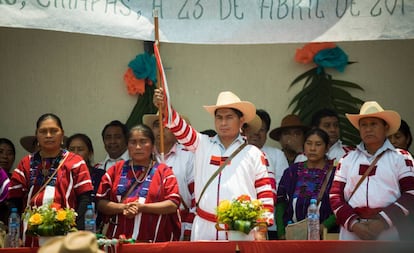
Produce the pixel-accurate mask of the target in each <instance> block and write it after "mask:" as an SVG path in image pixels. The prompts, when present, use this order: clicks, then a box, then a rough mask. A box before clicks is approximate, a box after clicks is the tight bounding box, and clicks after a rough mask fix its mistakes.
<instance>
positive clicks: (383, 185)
mask: <svg viewBox="0 0 414 253" xmlns="http://www.w3.org/2000/svg"><path fill="white" fill-rule="evenodd" d="M346 117H347V118H348V120H349V121H350V122H351V123H352V125H353V126H354V127H355V128H357V129H358V130H359V133H360V136H361V139H362V142H361V143H360V144H359V145H358V146H357V147H356V149H355V150H354V151H350V152H349V153H348V154H347V155H345V156H344V157H343V158H342V159H341V160H340V162H339V164H338V167H337V170H336V174H335V178H334V182H333V185H332V187H331V191H330V202H331V206H332V209H333V210H334V213H335V215H336V220H337V222H338V223H339V224H340V225H341V231H340V235H339V237H340V239H341V240H401V239H407V238H409V237H405V235H406V232H407V229H411V231H412V230H413V227H412V226H408V225H407V224H409V223H410V221H412V219H413V217H412V216H413V213H414V172H413V160H412V158H411V157H408V156H405V155H404V154H402V152H404V151H401V150H397V149H395V148H394V146H393V145H392V144H391V143H390V142H389V140H388V139H387V136H389V135H391V134H393V133H395V132H396V131H397V130H398V128H399V125H400V122H401V121H400V115H399V114H398V113H397V112H395V111H391V110H384V109H383V108H382V107H381V106H380V105H379V104H378V103H377V102H374V101H369V102H365V103H364V104H363V105H362V107H361V110H360V113H359V114H346ZM412 233H413V232H411V234H410V235H409V236H410V237H411V240H412V238H413V237H412Z"/></svg>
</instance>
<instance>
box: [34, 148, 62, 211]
mask: <svg viewBox="0 0 414 253" xmlns="http://www.w3.org/2000/svg"><path fill="white" fill-rule="evenodd" d="M68 156H69V152H67V153H66V154H65V157H63V159H62V161H60V163H59V166H58V167H57V168H56V170H55V171H54V172H53V174H52V175H50V177H49V178H48V179H47V180H46V182H45V183H44V184H43V185H42V186H41V187H40V188H39V190H38V191H37V192H36V193H35V194H33V196H32V197H31V198H30V199H28V202H27V204H26V208H28V207H29V206H30V203H31V202H32V201H33V200H34V199H35V198H36V197H37V196H38V195H39V194H40V193H41V192H42V191H43V190H44V189H45V188H46V186H47V185H48V184H49V183H50V181H51V180H52V179H53V177H54V176H55V175H56V173H57V172H58V170H59V169H60V167H62V165H63V164H64V163H65V161H66V158H68Z"/></svg>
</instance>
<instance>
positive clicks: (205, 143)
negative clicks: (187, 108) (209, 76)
mask: <svg viewBox="0 0 414 253" xmlns="http://www.w3.org/2000/svg"><path fill="white" fill-rule="evenodd" d="M153 102H154V104H155V105H156V106H157V107H158V109H159V113H161V116H160V115H158V114H148V115H144V116H143V119H142V122H143V123H142V124H139V125H137V126H134V127H132V128H131V129H128V128H127V127H126V126H125V124H123V123H122V122H120V121H118V120H114V121H111V122H109V123H108V124H106V125H105V126H104V128H103V130H102V140H103V143H104V147H105V150H106V152H107V155H106V157H105V159H104V160H103V161H101V162H98V163H97V164H94V163H93V155H94V149H93V145H92V141H91V139H90V138H89V137H88V136H87V135H86V134H83V133H76V134H74V135H72V136H69V137H66V136H65V132H64V129H63V125H62V122H61V120H60V118H59V117H58V116H57V115H55V114H52V113H46V114H43V115H41V116H40V117H39V119H38V121H37V122H36V125H35V126H36V128H35V136H25V137H22V139H21V144H22V146H24V147H25V149H26V150H27V151H28V152H29V154H27V155H26V156H24V157H23V158H22V159H21V160H20V161H19V162H18V165H17V166H16V167H13V165H14V162H15V158H16V157H15V156H16V151H15V146H14V144H13V143H12V142H11V141H10V140H9V139H6V138H0V185H1V187H0V209H1V210H0V218H1V222H3V223H4V224H6V225H7V222H8V220H7V217H8V214H9V212H10V210H11V208H17V210H18V212H19V213H20V214H21V216H23V212H24V210H25V209H26V208H28V207H33V206H41V205H42V204H46V203H53V204H54V205H58V206H61V207H68V208H73V209H75V210H76V212H77V214H78V216H77V218H76V224H77V229H78V230H83V229H84V216H85V212H86V210H87V206H88V205H90V204H91V203H92V205H93V206H94V210H95V212H96V215H97V220H96V221H97V233H102V234H103V235H104V236H106V237H107V238H119V237H120V236H125V237H126V238H133V239H135V240H137V241H143V242H162V241H171V240H194V241H196V240H227V239H228V231H227V230H225V229H224V230H223V229H218V228H217V216H216V210H217V207H218V205H219V203H220V202H221V201H222V200H231V199H235V198H237V197H238V196H241V195H247V196H249V197H250V198H252V199H257V200H259V201H260V202H261V203H262V204H263V206H264V208H265V212H264V214H263V217H265V219H264V221H265V223H266V226H267V230H266V229H265V230H252V231H251V232H250V234H249V235H248V236H249V237H251V238H252V239H256V240H265V239H267V240H277V239H279V240H283V239H286V235H285V227H286V226H287V224H288V223H291V222H298V221H301V220H303V219H305V218H306V213H307V208H308V206H309V203H310V199H317V203H318V207H319V212H320V223H321V224H320V226H321V229H320V231H323V230H324V228H326V229H328V230H329V231H336V232H339V237H340V239H342V240H412V238H411V237H412V236H411V237H410V233H411V235H412V232H414V229H413V227H414V170H413V158H412V156H411V154H410V153H409V151H408V149H409V147H410V145H411V142H412V135H411V132H410V128H409V126H408V124H407V123H406V122H405V121H404V120H401V118H400V115H399V114H398V113H397V112H395V111H392V110H384V109H383V108H382V107H381V106H380V105H379V104H378V103H377V102H374V101H368V102H366V103H364V104H363V105H362V107H361V110H360V113H359V114H346V118H347V119H348V120H349V122H350V123H351V124H352V125H353V126H354V127H355V128H356V129H358V131H359V134H360V138H361V142H360V143H359V144H358V143H355V144H354V145H352V146H348V145H344V144H343V143H342V141H341V139H340V129H339V120H340V117H339V116H338V115H337V113H336V112H335V111H334V110H331V109H328V108H324V109H322V110H320V111H317V112H315V113H314V114H313V116H312V122H311V124H310V125H309V126H306V125H304V124H303V123H302V122H301V120H300V118H299V117H298V116H297V115H287V116H286V117H284V118H283V119H282V121H281V124H280V126H279V127H277V128H275V129H273V130H270V126H271V117H270V115H269V113H267V112H266V111H265V110H263V109H256V107H255V105H254V104H252V103H251V102H248V101H243V100H241V99H240V98H239V97H238V96H237V95H235V94H234V93H232V92H229V91H225V92H221V93H220V94H219V95H218V98H217V102H216V104H214V105H209V106H204V109H205V110H206V111H207V112H208V113H209V114H210V115H211V116H212V118H213V119H214V125H215V129H214V130H212V129H208V130H205V131H197V130H196V129H195V128H194V127H193V126H192V125H191V124H190V120H189V119H188V118H187V117H185V116H183V115H181V114H179V113H178V112H177V111H175V110H174V109H173V108H172V107H169V106H166V104H165V98H164V93H163V90H162V89H156V90H155V92H154V97H153ZM268 135H269V137H270V138H271V139H273V140H275V141H277V142H279V143H280V146H281V149H278V148H276V147H271V146H268V145H266V141H267V136H268ZM25 228H26V227H25V226H24V225H23V226H22V233H21V238H22V245H26V246H37V245H38V242H37V238H36V237H31V236H25V233H24V231H25Z"/></svg>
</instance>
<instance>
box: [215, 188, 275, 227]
mask: <svg viewBox="0 0 414 253" xmlns="http://www.w3.org/2000/svg"><path fill="white" fill-rule="evenodd" d="M216 212H217V226H216V227H217V229H220V226H219V224H225V225H226V229H227V230H238V231H241V232H244V233H246V234H248V233H249V232H250V230H252V229H253V228H254V227H255V226H256V225H257V224H259V223H262V222H263V223H267V222H268V218H267V217H265V214H266V209H264V207H263V204H262V202H261V201H260V200H257V199H253V200H252V199H251V198H250V196H248V195H241V196H239V197H238V198H236V199H234V200H233V201H229V200H222V201H221V202H220V203H219V205H218V207H217V208H216Z"/></svg>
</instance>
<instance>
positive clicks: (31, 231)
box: [24, 203, 77, 236]
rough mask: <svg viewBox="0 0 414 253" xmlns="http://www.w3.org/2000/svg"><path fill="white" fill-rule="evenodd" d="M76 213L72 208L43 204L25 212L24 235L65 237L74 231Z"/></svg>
mask: <svg viewBox="0 0 414 253" xmlns="http://www.w3.org/2000/svg"><path fill="white" fill-rule="evenodd" d="M76 216H77V213H76V212H75V210H73V209H72V208H61V206H60V205H58V204H56V203H53V204H45V205H42V206H40V207H33V208H30V209H27V210H26V211H25V215H24V217H25V219H26V220H27V223H28V226H27V231H26V234H28V235H33V236H54V235H65V234H67V233H68V232H72V231H76Z"/></svg>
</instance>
